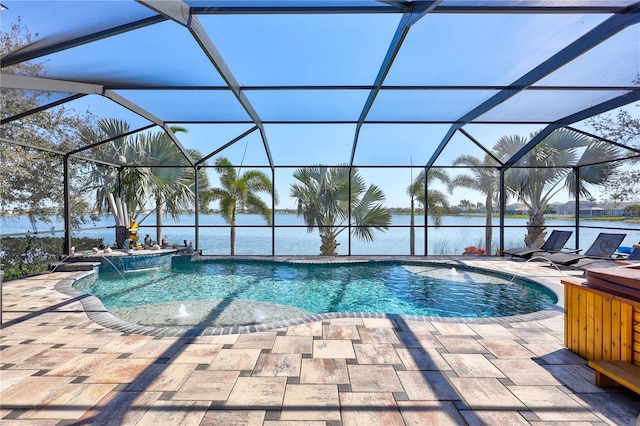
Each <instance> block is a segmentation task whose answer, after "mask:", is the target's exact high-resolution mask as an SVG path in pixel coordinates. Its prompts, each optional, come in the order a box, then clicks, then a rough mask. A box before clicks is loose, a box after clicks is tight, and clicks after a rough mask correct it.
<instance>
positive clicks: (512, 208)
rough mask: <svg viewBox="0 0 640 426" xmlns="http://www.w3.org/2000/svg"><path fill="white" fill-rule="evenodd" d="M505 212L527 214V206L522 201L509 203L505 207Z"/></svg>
mask: <svg viewBox="0 0 640 426" xmlns="http://www.w3.org/2000/svg"><path fill="white" fill-rule="evenodd" d="M504 212H505V214H529V207H527V205H526V204H523V203H513V204H509V205H508V206H507V208H506V209H505V211H504Z"/></svg>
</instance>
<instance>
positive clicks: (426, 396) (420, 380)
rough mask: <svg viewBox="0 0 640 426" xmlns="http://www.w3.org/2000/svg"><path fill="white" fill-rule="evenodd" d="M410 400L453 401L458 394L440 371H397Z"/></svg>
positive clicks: (458, 397)
mask: <svg viewBox="0 0 640 426" xmlns="http://www.w3.org/2000/svg"><path fill="white" fill-rule="evenodd" d="M396 374H397V375H398V378H399V379H400V382H401V383H402V386H403V387H404V390H405V393H406V394H407V397H408V398H409V399H410V400H421V401H437V400H441V401H454V400H459V399H460V396H459V395H458V394H457V393H456V390H455V389H454V388H453V386H451V384H450V383H449V382H448V381H447V378H446V377H445V375H444V374H443V373H441V372H440V371H397V372H396Z"/></svg>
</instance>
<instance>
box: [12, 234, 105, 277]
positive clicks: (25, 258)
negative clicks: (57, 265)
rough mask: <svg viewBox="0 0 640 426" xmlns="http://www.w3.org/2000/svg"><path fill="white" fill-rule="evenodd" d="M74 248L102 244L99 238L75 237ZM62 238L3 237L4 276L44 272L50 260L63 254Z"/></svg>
mask: <svg viewBox="0 0 640 426" xmlns="http://www.w3.org/2000/svg"><path fill="white" fill-rule="evenodd" d="M73 243H74V244H75V247H76V250H78V251H80V250H88V249H91V248H92V247H98V246H99V245H101V244H102V239H100V238H87V237H83V238H76V239H74V241H73ZM63 247H64V238H61V237H36V236H33V235H27V236H25V237H18V238H12V237H3V238H2V241H1V245H0V248H1V249H0V263H1V264H2V265H3V269H4V278H5V279H10V278H20V277H25V276H28V275H34V274H38V273H40V272H44V271H46V270H47V269H48V268H49V264H50V263H51V262H55V261H57V260H58V259H60V257H61V256H62V254H63V251H64V250H63Z"/></svg>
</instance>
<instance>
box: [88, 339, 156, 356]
mask: <svg viewBox="0 0 640 426" xmlns="http://www.w3.org/2000/svg"><path fill="white" fill-rule="evenodd" d="M152 339H153V338H152V337H150V336H138V335H135V334H130V335H126V336H120V337H118V338H117V339H115V340H113V341H111V342H109V343H107V344H106V345H104V346H102V347H101V348H100V349H98V350H97V351H96V352H100V353H116V354H123V353H133V352H135V350H136V349H138V348H139V347H141V346H144V344H145V343H147V342H149V341H151V340H152Z"/></svg>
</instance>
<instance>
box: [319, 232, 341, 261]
mask: <svg viewBox="0 0 640 426" xmlns="http://www.w3.org/2000/svg"><path fill="white" fill-rule="evenodd" d="M320 241H322V245H321V246H320V254H321V255H322V256H337V255H338V251H337V248H338V246H339V245H340V243H338V242H337V241H336V236H335V234H334V233H333V230H329V231H323V233H321V234H320Z"/></svg>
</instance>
